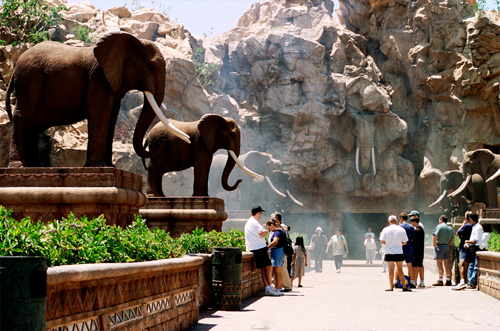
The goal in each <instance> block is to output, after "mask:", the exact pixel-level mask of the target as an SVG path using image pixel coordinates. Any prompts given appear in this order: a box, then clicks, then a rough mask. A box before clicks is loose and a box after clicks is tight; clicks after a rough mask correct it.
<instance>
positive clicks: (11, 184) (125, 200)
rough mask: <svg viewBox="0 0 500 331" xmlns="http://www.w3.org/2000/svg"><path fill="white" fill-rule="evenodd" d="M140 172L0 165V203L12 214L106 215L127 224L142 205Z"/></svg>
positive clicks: (17, 216) (51, 217)
mask: <svg viewBox="0 0 500 331" xmlns="http://www.w3.org/2000/svg"><path fill="white" fill-rule="evenodd" d="M141 190H142V176H140V175H136V174H134V173H131V172H128V171H123V170H119V169H115V168H111V167H106V168H0V204H2V205H3V206H4V207H5V208H7V209H12V211H13V214H12V217H14V218H15V219H18V220H20V219H22V218H25V217H28V216H29V217H30V218H31V219H32V220H33V221H36V220H42V221H43V222H49V221H52V220H54V219H61V218H62V217H65V218H67V217H68V215H69V213H70V212H72V213H73V214H74V215H75V216H76V217H78V218H79V217H82V216H84V215H87V217H88V218H92V217H97V216H99V215H102V214H104V216H105V218H106V221H107V223H108V224H116V225H118V226H121V227H125V226H127V225H128V224H130V223H132V222H133V221H134V215H137V214H139V207H141V206H144V205H146V203H147V197H146V195H144V193H142V192H141Z"/></svg>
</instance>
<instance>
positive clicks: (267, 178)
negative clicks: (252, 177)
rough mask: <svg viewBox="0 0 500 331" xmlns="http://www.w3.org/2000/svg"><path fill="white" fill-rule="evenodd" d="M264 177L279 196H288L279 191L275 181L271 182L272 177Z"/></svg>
mask: <svg viewBox="0 0 500 331" xmlns="http://www.w3.org/2000/svg"><path fill="white" fill-rule="evenodd" d="M264 178H265V179H266V181H267V183H268V184H269V186H271V189H272V190H273V191H274V192H275V193H276V194H277V195H279V196H282V197H283V198H286V195H284V194H283V193H281V192H280V191H278V189H277V188H276V187H275V186H274V185H273V183H272V182H271V179H270V178H269V177H267V176H264Z"/></svg>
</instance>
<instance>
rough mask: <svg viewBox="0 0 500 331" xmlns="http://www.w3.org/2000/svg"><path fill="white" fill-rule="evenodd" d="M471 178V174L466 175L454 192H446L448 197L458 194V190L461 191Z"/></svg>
mask: <svg viewBox="0 0 500 331" xmlns="http://www.w3.org/2000/svg"><path fill="white" fill-rule="evenodd" d="M471 178H472V175H468V176H467V178H466V179H465V181H464V182H463V183H462V185H460V187H459V188H458V189H457V190H456V191H455V192H453V193H450V194H448V197H454V196H456V195H458V194H459V193H460V192H462V191H463V190H464V189H465V188H466V187H467V185H468V184H469V182H470V180H471Z"/></svg>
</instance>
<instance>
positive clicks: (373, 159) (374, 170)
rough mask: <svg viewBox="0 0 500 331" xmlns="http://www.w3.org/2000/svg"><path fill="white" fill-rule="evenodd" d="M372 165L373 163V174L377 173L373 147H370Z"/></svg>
mask: <svg viewBox="0 0 500 331" xmlns="http://www.w3.org/2000/svg"><path fill="white" fill-rule="evenodd" d="M372 165H373V174H374V175H376V174H377V168H376V167H375V147H372Z"/></svg>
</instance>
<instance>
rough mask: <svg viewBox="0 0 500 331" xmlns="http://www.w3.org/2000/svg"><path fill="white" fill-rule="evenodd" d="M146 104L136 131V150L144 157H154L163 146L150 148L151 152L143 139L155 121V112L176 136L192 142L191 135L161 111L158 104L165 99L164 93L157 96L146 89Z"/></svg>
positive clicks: (134, 142) (134, 140) (134, 141)
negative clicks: (180, 128)
mask: <svg viewBox="0 0 500 331" xmlns="http://www.w3.org/2000/svg"><path fill="white" fill-rule="evenodd" d="M144 97H145V98H144V105H143V109H142V112H141V114H140V116H139V120H138V121H137V125H136V129H135V131H134V139H133V144H134V150H135V152H136V153H137V155H139V156H140V157H142V158H152V157H154V156H155V155H156V154H158V152H159V151H160V149H161V147H159V148H157V149H155V150H150V151H149V152H148V151H146V150H145V147H144V145H143V139H144V136H145V134H146V131H147V130H148V128H149V126H150V125H151V123H152V122H153V120H154V118H155V114H156V115H157V116H158V118H159V119H160V121H161V122H162V123H163V124H164V125H165V127H166V128H167V129H168V130H169V131H170V132H172V134H174V135H175V136H177V137H179V138H180V139H182V140H184V141H185V142H187V143H190V140H189V136H188V135H187V134H185V133H184V132H182V131H181V130H179V129H177V128H176V127H175V126H173V125H172V123H170V121H169V120H168V119H167V118H166V117H165V115H164V114H163V112H162V111H161V109H160V107H158V104H161V103H162V101H163V95H161V96H157V97H156V98H155V97H154V96H153V94H152V93H151V92H149V91H144ZM146 100H147V102H146Z"/></svg>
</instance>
